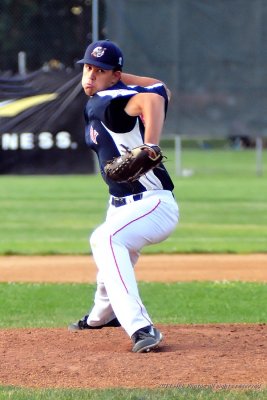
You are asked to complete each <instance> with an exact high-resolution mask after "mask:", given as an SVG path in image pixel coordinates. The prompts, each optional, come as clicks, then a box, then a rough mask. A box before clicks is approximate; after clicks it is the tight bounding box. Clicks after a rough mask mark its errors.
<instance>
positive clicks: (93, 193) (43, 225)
mask: <svg viewBox="0 0 267 400" xmlns="http://www.w3.org/2000/svg"><path fill="white" fill-rule="evenodd" d="M174 182H175V191H174V193H175V196H176V199H177V201H178V203H179V207H180V223H179V225H178V226H177V228H176V229H175V231H174V232H173V233H172V235H171V236H170V237H169V238H168V239H167V240H166V241H164V242H162V243H160V244H157V245H153V246H150V247H146V248H145V249H144V252H145V253H243V254H247V253H257V252H267V201H266V199H267V183H266V179H265V178H264V177H257V176H256V175H255V174H250V175H247V176H231V175H229V174H221V175H216V176H215V177H214V176H212V175H205V174H202V175H200V176H198V175H194V176H192V177H190V178H182V177H175V178H174ZM0 186H1V190H0V221H1V223H0V224H1V230H0V254H88V252H90V249H89V244H88V237H89V235H90V234H91V232H92V231H93V230H94V228H95V227H96V226H97V225H99V224H100V223H102V221H103V220H104V218H105V213H106V207H107V200H108V193H107V189H106V187H105V184H104V183H103V182H102V180H101V178H100V177H99V176H95V175H92V176H24V177H22V176H20V177H18V176H12V177H10V176H2V177H0Z"/></svg>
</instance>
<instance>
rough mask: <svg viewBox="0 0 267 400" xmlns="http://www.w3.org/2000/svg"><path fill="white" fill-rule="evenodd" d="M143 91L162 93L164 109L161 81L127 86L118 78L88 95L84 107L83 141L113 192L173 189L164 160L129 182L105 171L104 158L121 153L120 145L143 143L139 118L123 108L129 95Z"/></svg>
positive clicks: (164, 95)
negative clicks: (91, 152)
mask: <svg viewBox="0 0 267 400" xmlns="http://www.w3.org/2000/svg"><path fill="white" fill-rule="evenodd" d="M145 92H151V93H158V94H159V95H161V96H163V97H164V98H165V112H167V106H168V98H167V93H166V90H165V88H164V85H163V84H161V83H158V84H155V85H152V86H147V87H141V86H126V85H124V84H123V83H122V82H121V81H119V82H118V83H117V84H116V85H114V86H112V87H110V88H108V89H106V90H103V91H100V92H98V93H96V94H95V95H94V96H92V97H90V98H89V100H88V102H87V105H86V107H85V110H84V116H85V122H86V128H85V140H86V144H87V145H88V146H89V147H90V148H91V149H92V150H94V151H95V152H96V154H97V157H98V161H99V166H100V171H101V174H102V177H103V179H104V180H105V182H106V183H107V185H108V186H109V193H110V194H111V195H112V196H116V197H124V196H128V195H131V194H136V193H141V192H144V191H146V190H158V189H164V190H173V187H174V186H173V183H172V180H171V178H170V176H169V174H168V172H167V171H166V169H165V167H164V165H163V164H160V165H159V166H158V167H156V168H154V169H153V170H151V171H149V172H148V173H147V174H146V175H144V176H142V177H141V178H140V179H139V180H138V181H135V182H132V183H117V182H114V181H112V180H111V179H109V178H107V176H106V174H105V172H104V166H105V165H106V163H107V161H109V160H112V159H113V158H114V157H118V156H120V155H122V154H124V152H125V149H124V147H123V146H126V147H128V148H129V149H132V148H134V147H137V146H140V145H142V144H143V143H144V124H143V122H142V119H141V118H140V117H131V116H129V115H128V114H127V113H126V112H125V111H124V108H125V106H126V104H127V102H128V101H129V99H130V98H131V97H132V96H134V95H136V94H137V93H145ZM122 145H123V146H122Z"/></svg>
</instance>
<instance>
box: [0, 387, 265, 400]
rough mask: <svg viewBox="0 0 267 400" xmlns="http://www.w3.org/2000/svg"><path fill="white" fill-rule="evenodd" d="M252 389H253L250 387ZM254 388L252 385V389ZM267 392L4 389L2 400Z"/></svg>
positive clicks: (199, 399) (260, 394)
mask: <svg viewBox="0 0 267 400" xmlns="http://www.w3.org/2000/svg"><path fill="white" fill-rule="evenodd" d="M248 386H249V385H248ZM251 386H252V385H251ZM266 396H267V390H258V391H257V390H251V389H245V390H242V391H240V390H239V391H237V390H228V391H227V390H218V391H213V390H212V389H211V388H210V389H201V388H178V389H177V388H173V389H156V390H144V389H105V390H93V389H92V390H89V389H88V390H86V389H85V390H78V389H77V390H74V389H72V390H70V389H65V390H59V389H54V390H52V389H38V390H37V389H22V388H16V387H1V386H0V400H6V399H12V400H41V399H47V400H63V399H64V400H73V399H79V400H85V399H86V400H87V399H88V400H174V399H180V400H215V399H216V400H252V399H255V400H264V399H266Z"/></svg>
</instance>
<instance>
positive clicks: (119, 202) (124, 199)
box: [111, 193, 143, 207]
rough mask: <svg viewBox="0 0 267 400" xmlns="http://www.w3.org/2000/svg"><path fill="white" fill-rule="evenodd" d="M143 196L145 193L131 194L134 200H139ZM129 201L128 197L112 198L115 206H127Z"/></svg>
mask: <svg viewBox="0 0 267 400" xmlns="http://www.w3.org/2000/svg"><path fill="white" fill-rule="evenodd" d="M129 197H130V196H129ZM142 198H143V193H139V194H134V195H133V196H131V199H133V201H138V200H141V199H142ZM127 203H129V202H127V197H112V198H111V204H112V205H113V206H114V207H121V206H125V204H127Z"/></svg>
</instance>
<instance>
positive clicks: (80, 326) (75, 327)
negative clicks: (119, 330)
mask: <svg viewBox="0 0 267 400" xmlns="http://www.w3.org/2000/svg"><path fill="white" fill-rule="evenodd" d="M87 318H88V315H85V316H84V317H83V318H82V319H80V320H79V321H77V322H74V323H73V324H70V325H69V326H68V330H69V331H82V330H84V329H102V328H105V327H115V328H116V327H119V326H121V324H120V323H119V321H118V319H117V318H114V319H112V320H111V321H109V322H108V323H106V324H104V325H98V326H92V325H88V324H87Z"/></svg>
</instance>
